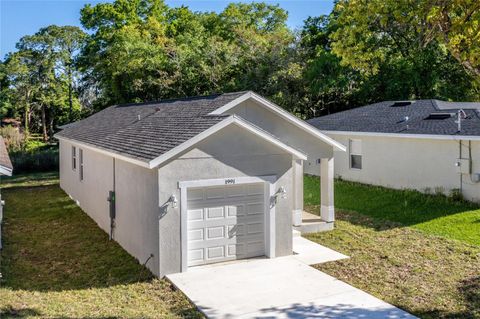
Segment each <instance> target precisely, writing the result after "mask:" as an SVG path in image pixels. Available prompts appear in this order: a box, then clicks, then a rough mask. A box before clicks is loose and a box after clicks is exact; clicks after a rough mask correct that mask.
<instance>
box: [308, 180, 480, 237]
mask: <svg viewBox="0 0 480 319" xmlns="http://www.w3.org/2000/svg"><path fill="white" fill-rule="evenodd" d="M304 183H305V190H304V196H305V205H306V206H308V205H318V204H319V202H320V198H319V197H320V194H319V193H320V192H319V188H320V186H319V185H320V184H319V178H318V177H314V176H308V175H306V176H305V179H304ZM335 207H336V209H340V210H348V211H356V212H358V213H361V214H364V215H367V216H370V217H374V218H377V219H383V220H389V221H393V222H398V223H399V225H400V226H411V227H413V228H415V229H418V230H421V231H424V232H426V233H429V234H435V235H440V236H443V237H447V238H451V239H456V240H461V241H464V242H466V243H470V244H474V245H477V246H480V206H479V205H477V204H473V203H469V202H460V201H453V200H451V199H449V198H447V197H445V196H442V195H426V194H422V193H420V192H417V191H412V190H393V189H388V188H384V187H376V186H369V185H364V184H359V183H353V182H347V181H340V180H337V181H335ZM314 212H316V210H314Z"/></svg>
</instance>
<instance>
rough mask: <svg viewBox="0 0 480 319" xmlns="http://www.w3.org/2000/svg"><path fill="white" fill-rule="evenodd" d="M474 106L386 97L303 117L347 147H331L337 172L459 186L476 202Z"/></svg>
mask: <svg viewBox="0 0 480 319" xmlns="http://www.w3.org/2000/svg"><path fill="white" fill-rule="evenodd" d="M479 110H480V103H467V102H444V101H438V100H419V101H400V102H394V101H386V102H381V103H375V104H372V105H367V106H364V107H359V108H355V109H352V110H348V111H344V112H339V113H335V114H331V115H327V116H323V117H318V118H314V119H311V120H309V121H308V122H309V123H310V124H312V125H313V126H315V127H316V128H318V129H319V130H321V131H322V132H324V133H325V134H327V135H328V136H330V137H332V138H334V139H335V140H336V141H338V142H340V143H342V144H344V145H347V147H348V150H347V152H345V153H340V152H336V153H335V174H336V176H338V177H341V178H343V179H346V180H350V181H356V182H362V183H367V184H373V185H381V186H386V187H391V188H398V189H403V188H406V189H417V190H419V191H423V192H427V193H434V192H443V193H445V194H450V193H451V192H452V191H453V192H455V191H459V192H461V194H463V196H464V197H465V198H466V199H468V200H472V201H477V202H478V201H480V183H479V181H480V175H479V173H480V118H479V114H480V113H479V112H480V111H479ZM459 119H460V120H459ZM305 171H306V172H308V173H311V174H317V172H316V171H315V170H314V171H309V169H308V166H306V167H305Z"/></svg>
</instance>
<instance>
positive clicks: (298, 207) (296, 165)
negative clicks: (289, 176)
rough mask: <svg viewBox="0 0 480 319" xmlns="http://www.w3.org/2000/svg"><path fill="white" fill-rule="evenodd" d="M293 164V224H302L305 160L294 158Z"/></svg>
mask: <svg viewBox="0 0 480 319" xmlns="http://www.w3.org/2000/svg"><path fill="white" fill-rule="evenodd" d="M292 165H293V194H292V196H293V212H292V222H293V226H300V225H301V224H302V213H303V161H302V160H299V159H294V160H293V161H292Z"/></svg>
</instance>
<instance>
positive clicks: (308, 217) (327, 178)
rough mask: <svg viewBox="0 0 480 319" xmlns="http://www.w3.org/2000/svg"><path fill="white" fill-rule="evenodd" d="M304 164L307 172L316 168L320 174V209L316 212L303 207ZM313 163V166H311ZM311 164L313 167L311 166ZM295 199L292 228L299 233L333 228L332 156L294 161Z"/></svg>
mask: <svg viewBox="0 0 480 319" xmlns="http://www.w3.org/2000/svg"><path fill="white" fill-rule="evenodd" d="M304 165H308V166H309V168H308V169H307V172H308V173H311V172H312V171H315V170H318V171H319V174H318V173H317V174H315V175H320V189H319V190H318V191H319V192H320V209H319V212H318V215H317V214H312V213H309V212H306V211H305V210H304V209H303V205H304V198H303V196H304V192H303V187H304V183H303V176H304V175H303V174H304ZM313 165H314V166H313ZM312 166H313V167H312ZM294 180H295V201H294V205H295V207H294V210H293V229H294V231H298V232H300V233H315V232H321V231H328V230H332V229H333V225H334V221H335V206H334V158H333V156H332V157H325V158H320V159H317V160H316V161H315V162H314V163H313V164H312V162H311V161H309V162H307V161H305V162H303V161H296V162H295V165H294Z"/></svg>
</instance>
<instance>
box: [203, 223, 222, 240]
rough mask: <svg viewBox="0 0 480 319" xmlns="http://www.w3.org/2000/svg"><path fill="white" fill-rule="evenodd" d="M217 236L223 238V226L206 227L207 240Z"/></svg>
mask: <svg viewBox="0 0 480 319" xmlns="http://www.w3.org/2000/svg"><path fill="white" fill-rule="evenodd" d="M218 238H225V227H224V226H218V227H208V228H207V238H205V239H207V240H210V239H218Z"/></svg>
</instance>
